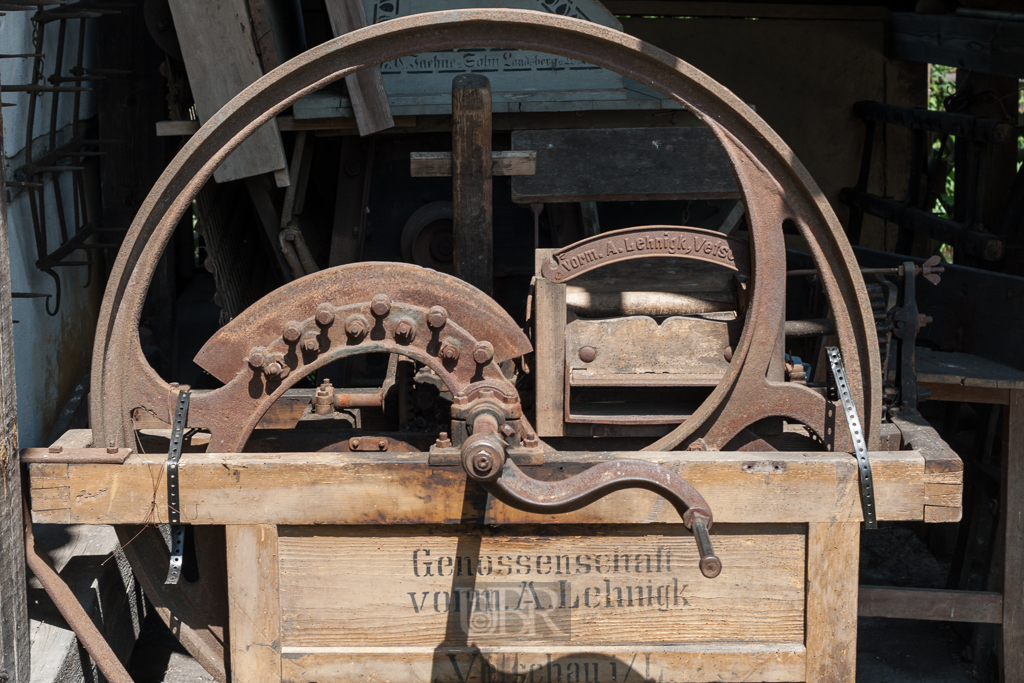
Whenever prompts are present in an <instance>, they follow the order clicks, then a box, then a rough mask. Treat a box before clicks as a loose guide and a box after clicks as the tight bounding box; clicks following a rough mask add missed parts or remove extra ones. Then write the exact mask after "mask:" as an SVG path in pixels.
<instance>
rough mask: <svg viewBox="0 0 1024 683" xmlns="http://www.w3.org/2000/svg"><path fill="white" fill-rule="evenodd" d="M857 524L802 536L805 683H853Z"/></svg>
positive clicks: (815, 528) (820, 527)
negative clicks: (804, 552)
mask: <svg viewBox="0 0 1024 683" xmlns="http://www.w3.org/2000/svg"><path fill="white" fill-rule="evenodd" d="M859 559H860V524H857V523H854V522H837V523H813V524H809V525H808V530H807V617H806V618H807V641H806V645H807V677H806V679H805V680H807V681H818V682H821V683H854V680H855V678H856V670H857V575H858V569H859Z"/></svg>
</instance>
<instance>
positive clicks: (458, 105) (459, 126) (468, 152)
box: [452, 74, 494, 295]
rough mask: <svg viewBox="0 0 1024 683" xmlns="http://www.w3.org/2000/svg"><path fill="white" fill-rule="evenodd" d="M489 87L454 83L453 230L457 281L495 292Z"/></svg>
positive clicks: (463, 80) (464, 80) (471, 80)
mask: <svg viewBox="0 0 1024 683" xmlns="http://www.w3.org/2000/svg"><path fill="white" fill-rule="evenodd" d="M492 167H493V157H492V156H491V83H490V81H488V80H487V78H486V77H485V76H481V75H480V74H461V75H459V76H456V77H455V79H454V80H453V81H452V232H453V234H454V247H455V251H454V260H455V275H456V277H459V278H461V279H462V280H465V281H466V282H468V283H469V284H471V285H473V286H475V287H477V288H478V289H480V290H481V291H482V292H483V293H484V294H487V295H490V294H491V292H492V291H493V289H494V263H493V261H494V213H493V211H494V208H493V206H492V202H491V195H492V192H493V181H492V180H491V174H492Z"/></svg>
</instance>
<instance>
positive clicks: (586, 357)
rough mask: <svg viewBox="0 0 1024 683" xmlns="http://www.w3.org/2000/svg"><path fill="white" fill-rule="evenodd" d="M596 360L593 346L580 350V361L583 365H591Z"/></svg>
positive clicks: (595, 350)
mask: <svg viewBox="0 0 1024 683" xmlns="http://www.w3.org/2000/svg"><path fill="white" fill-rule="evenodd" d="M595 358H597V349H595V348H594V347H593V346H584V347H583V348H581V349H580V360H581V361H583V362H584V363H593V362H594V359H595Z"/></svg>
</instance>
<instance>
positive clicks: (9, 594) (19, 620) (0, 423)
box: [0, 132, 29, 683]
mask: <svg viewBox="0 0 1024 683" xmlns="http://www.w3.org/2000/svg"><path fill="white" fill-rule="evenodd" d="M0 158H3V137H2V132H0ZM24 539H25V526H24V522H23V516H22V499H21V466H20V465H19V464H18V406H17V394H16V392H15V387H14V321H13V319H12V318H11V254H10V247H9V241H8V237H7V182H6V180H5V179H4V178H0V670H3V671H6V672H7V675H8V676H9V677H10V681H11V683H28V680H29V662H28V660H29V639H28V612H27V608H28V598H27V597H26V594H25V587H26V583H25V540H24Z"/></svg>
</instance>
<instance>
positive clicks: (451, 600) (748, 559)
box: [280, 525, 806, 648]
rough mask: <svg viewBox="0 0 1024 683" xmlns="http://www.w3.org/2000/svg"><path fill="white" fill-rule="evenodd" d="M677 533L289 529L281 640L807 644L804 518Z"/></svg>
mask: <svg viewBox="0 0 1024 683" xmlns="http://www.w3.org/2000/svg"><path fill="white" fill-rule="evenodd" d="M677 530H678V526H672V525H661V526H646V525H645V526H641V527H616V528H612V529H608V528H594V527H590V528H582V529H581V528H578V527H563V526H560V527H559V528H558V530H556V531H553V530H552V529H550V528H536V527H530V528H521V527H514V528H511V529H508V530H501V531H498V532H491V531H487V530H483V531H482V530H481V529H478V528H469V529H465V531H464V532H462V533H460V531H462V530H461V529H460V528H459V527H455V528H452V527H448V528H440V529H438V528H436V527H434V528H431V527H404V528H402V527H389V528H382V527H376V528H371V529H367V528H365V527H282V529H281V537H280V566H281V584H280V595H281V644H282V646H283V647H284V648H291V647H296V648H299V647H309V648H313V647H319V648H324V647H355V646H364V647H365V646H381V645H390V646H400V645H413V646H415V645H430V644H436V643H441V642H446V641H447V642H470V643H474V644H478V645H499V644H502V643H515V644H517V645H528V644H536V645H544V644H564V645H569V644H572V645H576V646H578V647H588V646H593V645H596V644H599V643H621V642H631V641H634V640H636V635H635V634H637V633H638V632H641V631H642V633H643V636H642V640H643V642H645V643H650V644H660V645H671V644H676V643H678V642H680V641H683V642H687V643H696V642H716V641H731V642H743V643H758V642H762V643H763V642H773V643H791V644H797V643H803V639H804V623H803V612H804V581H803V574H804V564H805V557H804V552H805V546H806V538H805V535H804V533H803V528H802V527H801V526H799V525H786V526H781V527H770V526H766V525H759V526H757V527H747V526H742V527H733V528H728V529H725V530H724V532H722V533H713V535H712V538H713V540H714V543H715V551H716V553H717V554H718V555H719V557H721V558H722V563H723V570H722V575H721V576H720V577H719V579H716V580H714V581H711V580H708V579H705V578H704V577H703V576H702V575H701V573H700V570H699V568H698V560H699V555H698V553H697V546H696V544H695V543H694V541H693V538H692V536H691V535H690V534H688V533H684V534H680V533H678V531H677ZM481 534H482V535H481Z"/></svg>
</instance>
